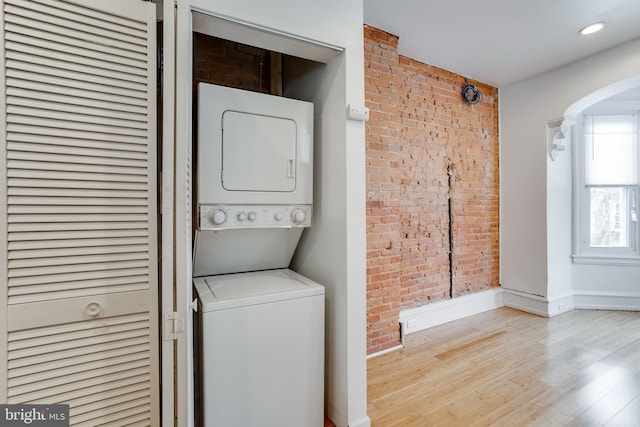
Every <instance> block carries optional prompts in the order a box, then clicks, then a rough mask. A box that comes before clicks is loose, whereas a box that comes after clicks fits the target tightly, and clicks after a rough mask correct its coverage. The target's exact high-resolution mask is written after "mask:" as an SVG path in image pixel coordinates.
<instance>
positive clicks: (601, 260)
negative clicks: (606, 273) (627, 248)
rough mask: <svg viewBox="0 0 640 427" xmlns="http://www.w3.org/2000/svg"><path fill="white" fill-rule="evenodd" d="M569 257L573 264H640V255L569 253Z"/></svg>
mask: <svg viewBox="0 0 640 427" xmlns="http://www.w3.org/2000/svg"><path fill="white" fill-rule="evenodd" d="M571 258H573V263H574V264H587V265H632V266H633V265H635V266H640V257H638V256H611V255H571Z"/></svg>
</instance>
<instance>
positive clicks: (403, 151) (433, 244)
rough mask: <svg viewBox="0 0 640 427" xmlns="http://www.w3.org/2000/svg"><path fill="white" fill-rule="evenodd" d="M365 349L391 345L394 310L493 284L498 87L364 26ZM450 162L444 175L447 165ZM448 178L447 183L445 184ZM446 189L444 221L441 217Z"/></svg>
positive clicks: (395, 322) (396, 338)
mask: <svg viewBox="0 0 640 427" xmlns="http://www.w3.org/2000/svg"><path fill="white" fill-rule="evenodd" d="M364 34H365V91H366V104H367V106H368V107H369V109H370V113H371V115H370V119H369V121H368V122H367V126H366V144H367V146H366V151H367V154H366V155H367V325H368V346H367V348H368V352H369V353H375V352H378V351H380V350H383V349H386V348H390V347H393V346H395V345H397V344H399V339H400V335H399V324H398V316H399V313H400V310H402V309H407V308H414V307H419V306H422V305H424V304H427V303H429V302H431V301H437V300H442V299H447V298H450V297H451V295H450V277H451V275H450V262H449V252H450V251H449V247H450V240H449V230H450V229H451V231H452V236H453V239H452V240H453V245H452V246H453V253H452V260H453V262H452V264H451V265H452V269H453V282H454V286H453V297H454V298H455V297H456V296H460V295H463V294H467V293H471V292H477V291H480V290H484V289H489V288H491V287H495V286H498V237H499V235H498V220H499V219H498V215H499V205H498V202H499V201H498V194H499V193H498V192H499V187H498V184H499V175H498V97H497V95H498V91H497V89H495V88H493V87H491V86H488V85H484V84H481V83H478V82H472V83H473V84H474V85H475V86H476V87H478V88H479V89H480V90H481V92H482V94H483V100H482V102H480V103H478V104H476V105H469V104H467V103H466V102H465V101H464V100H463V99H462V98H461V95H460V93H461V90H462V87H463V86H464V85H465V84H466V82H465V79H464V77H461V76H459V75H456V74H454V73H451V72H448V71H445V70H442V69H438V68H435V67H431V66H429V65H426V64H423V63H420V62H418V61H414V60H412V59H409V58H406V57H403V56H401V55H399V54H398V52H397V47H398V38H397V37H396V36H394V35H392V34H389V33H386V32H384V31H381V30H378V29H375V28H372V27H368V26H365V29H364ZM448 170H450V171H451V172H450V175H449V173H448ZM449 182H451V191H450V190H449V187H450V186H449ZM449 195H451V209H452V221H451V224H452V226H451V227H450V217H449Z"/></svg>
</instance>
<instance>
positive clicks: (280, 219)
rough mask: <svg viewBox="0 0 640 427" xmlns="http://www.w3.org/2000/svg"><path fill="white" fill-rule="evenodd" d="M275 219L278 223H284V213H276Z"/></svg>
mask: <svg viewBox="0 0 640 427" xmlns="http://www.w3.org/2000/svg"><path fill="white" fill-rule="evenodd" d="M273 217H274V218H275V220H276V221H278V222H280V221H282V212H276V214H275V215H274V216H273Z"/></svg>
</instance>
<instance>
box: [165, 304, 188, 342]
mask: <svg viewBox="0 0 640 427" xmlns="http://www.w3.org/2000/svg"><path fill="white" fill-rule="evenodd" d="M163 327H164V333H163V334H162V335H163V336H164V340H165V341H171V340H176V339H178V334H179V333H180V332H184V317H182V316H181V315H180V314H179V313H177V312H175V311H174V312H173V313H165V315H164V322H163Z"/></svg>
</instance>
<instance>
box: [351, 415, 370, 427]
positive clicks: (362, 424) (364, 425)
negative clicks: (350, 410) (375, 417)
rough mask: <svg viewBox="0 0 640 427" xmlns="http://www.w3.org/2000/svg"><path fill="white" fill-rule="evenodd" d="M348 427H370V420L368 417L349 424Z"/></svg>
mask: <svg viewBox="0 0 640 427" xmlns="http://www.w3.org/2000/svg"><path fill="white" fill-rule="evenodd" d="M349 427H371V419H370V418H369V417H363V418H360V419H359V420H356V421H352V422H350V423H349Z"/></svg>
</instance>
